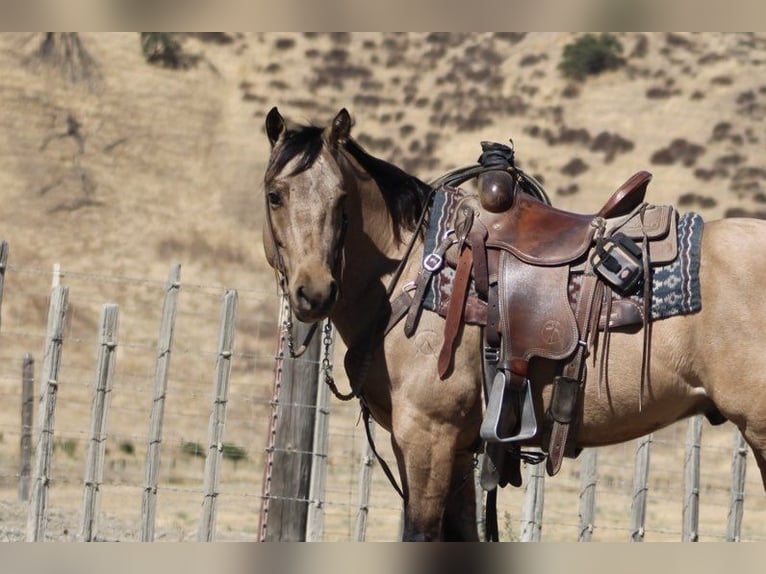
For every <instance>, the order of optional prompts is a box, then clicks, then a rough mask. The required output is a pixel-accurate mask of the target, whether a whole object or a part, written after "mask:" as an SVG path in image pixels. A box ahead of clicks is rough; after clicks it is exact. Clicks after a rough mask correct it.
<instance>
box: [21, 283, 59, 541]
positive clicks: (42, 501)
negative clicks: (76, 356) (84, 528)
mask: <svg viewBox="0 0 766 574" xmlns="http://www.w3.org/2000/svg"><path fill="white" fill-rule="evenodd" d="M68 299H69V288H67V287H62V286H58V287H55V288H54V289H53V290H52V291H51V298H50V304H49V307H48V328H47V331H46V335H45V349H44V351H43V369H42V376H41V377H40V379H41V384H40V407H39V412H38V417H37V418H38V421H39V423H38V424H39V425H40V426H39V431H38V432H37V435H36V442H37V446H36V448H35V470H34V477H33V481H32V493H31V498H30V503H29V514H28V515H27V534H26V540H27V542H37V541H39V540H43V539H44V538H45V528H46V526H47V522H48V486H49V485H50V467H51V459H52V457H53V424H54V418H55V416H54V415H55V413H56V396H57V394H58V386H59V381H58V375H59V366H60V364H61V346H62V343H63V342H64V327H65V323H66V312H67V304H68Z"/></svg>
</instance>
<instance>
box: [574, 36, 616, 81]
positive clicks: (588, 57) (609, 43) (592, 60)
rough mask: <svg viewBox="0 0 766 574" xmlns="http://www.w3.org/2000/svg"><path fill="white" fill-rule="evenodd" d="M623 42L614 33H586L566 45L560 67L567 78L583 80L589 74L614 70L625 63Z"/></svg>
mask: <svg viewBox="0 0 766 574" xmlns="http://www.w3.org/2000/svg"><path fill="white" fill-rule="evenodd" d="M621 53H622V44H621V43H620V40H619V39H618V38H617V37H616V36H614V35H612V34H607V33H603V34H599V35H596V34H586V35H585V36H581V37H580V38H578V39H577V40H574V41H573V42H570V43H569V44H567V45H566V46H564V50H563V52H562V59H561V63H560V64H559V69H560V70H561V73H562V74H563V75H564V76H566V77H567V78H572V79H575V80H583V79H585V76H587V75H593V74H599V73H601V72H603V71H604V70H614V69H616V68H619V67H620V66H622V65H623V64H624V63H625V60H623V59H622V57H621V56H620V54H621Z"/></svg>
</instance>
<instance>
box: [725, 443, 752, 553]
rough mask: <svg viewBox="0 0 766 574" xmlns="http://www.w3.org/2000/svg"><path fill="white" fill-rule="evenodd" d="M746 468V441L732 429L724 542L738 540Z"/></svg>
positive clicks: (743, 506)
mask: <svg viewBox="0 0 766 574" xmlns="http://www.w3.org/2000/svg"><path fill="white" fill-rule="evenodd" d="M746 470H747V443H746V442H745V437H744V436H742V433H741V432H740V430H739V429H738V428H735V429H734V455H733V457H732V461H731V495H730V497H729V516H728V518H727V523H726V542H739V540H740V533H741V532H742V515H743V514H744V511H745V472H746Z"/></svg>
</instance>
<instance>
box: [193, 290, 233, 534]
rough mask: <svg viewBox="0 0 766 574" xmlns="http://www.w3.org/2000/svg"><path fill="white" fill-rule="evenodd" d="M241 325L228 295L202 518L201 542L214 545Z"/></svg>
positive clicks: (223, 312) (228, 293)
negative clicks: (237, 333) (238, 326)
mask: <svg viewBox="0 0 766 574" xmlns="http://www.w3.org/2000/svg"><path fill="white" fill-rule="evenodd" d="M236 322H237V292H236V291H235V290H228V291H226V293H224V296H223V303H222V306H221V332H220V334H219V335H218V357H217V359H216V362H215V382H214V385H213V405H212V408H211V411H210V424H209V426H208V438H207V445H208V446H207V457H206V458H205V480H204V483H203V486H202V490H203V492H204V498H203V499H202V516H201V518H200V524H199V531H198V532H197V540H198V541H199V542H212V541H213V538H214V536H215V516H216V502H217V498H218V483H219V482H220V477H221V459H222V458H223V431H224V427H225V425H226V404H227V402H228V401H229V376H230V375H231V357H232V353H233V350H234V332H235V326H236Z"/></svg>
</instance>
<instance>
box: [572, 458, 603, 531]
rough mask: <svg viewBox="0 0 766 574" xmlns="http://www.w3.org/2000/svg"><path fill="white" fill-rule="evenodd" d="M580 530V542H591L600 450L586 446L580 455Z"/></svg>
mask: <svg viewBox="0 0 766 574" xmlns="http://www.w3.org/2000/svg"><path fill="white" fill-rule="evenodd" d="M580 458H581V462H580V532H579V535H578V537H577V540H578V542H590V540H591V538H592V537H593V529H594V527H595V522H596V520H595V516H596V483H597V481H598V450H597V449H595V448H586V449H585V450H583V452H582V454H581V455H580Z"/></svg>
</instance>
